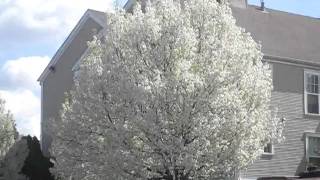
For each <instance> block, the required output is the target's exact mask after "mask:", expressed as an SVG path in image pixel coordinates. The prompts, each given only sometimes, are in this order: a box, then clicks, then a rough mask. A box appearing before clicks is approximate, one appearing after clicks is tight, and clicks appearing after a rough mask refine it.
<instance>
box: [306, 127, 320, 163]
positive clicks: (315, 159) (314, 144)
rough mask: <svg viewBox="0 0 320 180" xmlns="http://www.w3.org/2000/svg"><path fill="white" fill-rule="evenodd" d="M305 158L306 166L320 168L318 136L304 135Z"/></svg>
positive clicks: (319, 140) (315, 134)
mask: <svg viewBox="0 0 320 180" xmlns="http://www.w3.org/2000/svg"><path fill="white" fill-rule="evenodd" d="M305 143H306V151H305V152H306V158H307V162H308V163H307V164H308V166H315V167H320V134H318V133H307V134H306V142H305Z"/></svg>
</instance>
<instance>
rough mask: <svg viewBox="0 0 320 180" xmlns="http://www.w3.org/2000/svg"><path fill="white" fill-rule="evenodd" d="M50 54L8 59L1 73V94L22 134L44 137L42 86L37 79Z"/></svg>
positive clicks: (0, 69) (0, 70)
mask: <svg viewBox="0 0 320 180" xmlns="http://www.w3.org/2000/svg"><path fill="white" fill-rule="evenodd" d="M48 62H49V57H46V56H45V57H37V56H34V57H21V58H18V59H16V60H9V61H7V62H6V63H5V64H4V65H3V66H2V67H1V68H0V73H1V74H2V76H1V77H0V96H1V97H2V98H4V99H5V100H6V107H7V109H9V110H10V111H11V112H12V113H13V115H14V117H15V120H16V123H17V128H18V131H19V133H21V134H31V135H35V136H37V137H40V97H39V92H40V85H39V83H38V82H37V78H38V77H39V76H40V74H41V72H42V71H43V70H44V68H45V67H46V65H47V64H48Z"/></svg>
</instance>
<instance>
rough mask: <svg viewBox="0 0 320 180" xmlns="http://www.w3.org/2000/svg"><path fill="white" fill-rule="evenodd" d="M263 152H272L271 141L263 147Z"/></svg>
mask: <svg viewBox="0 0 320 180" xmlns="http://www.w3.org/2000/svg"><path fill="white" fill-rule="evenodd" d="M263 154H273V145H272V143H268V144H267V145H266V146H265V147H264V149H263Z"/></svg>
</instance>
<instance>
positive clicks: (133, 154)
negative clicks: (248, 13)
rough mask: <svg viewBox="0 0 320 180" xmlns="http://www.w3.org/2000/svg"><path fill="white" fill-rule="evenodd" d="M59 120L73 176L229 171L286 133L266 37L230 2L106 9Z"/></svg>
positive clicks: (56, 127)
mask: <svg viewBox="0 0 320 180" xmlns="http://www.w3.org/2000/svg"><path fill="white" fill-rule="evenodd" d="M106 24H107V26H106V27H107V28H106V30H105V37H104V39H103V40H101V39H100V38H95V40H94V41H92V42H90V43H89V48H90V51H89V53H88V54H87V56H86V58H85V59H84V60H83V61H82V63H81V64H80V69H79V71H78V72H77V73H76V76H75V78H74V79H75V85H74V89H73V90H72V91H71V92H70V93H69V95H68V96H67V98H66V101H65V103H64V105H63V111H62V113H61V119H56V120H54V121H53V123H52V132H51V133H52V135H53V144H52V148H51V153H52V156H53V157H55V160H56V164H55V167H54V169H53V171H54V172H55V173H56V174H57V175H59V176H61V177H66V178H70V177H73V178H74V179H149V180H157V179H159V180H160V179H166V180H187V179H226V178H231V177H234V176H235V174H236V173H237V172H239V170H241V169H244V168H246V167H247V166H248V165H249V164H250V163H252V161H253V160H255V159H256V158H257V156H258V155H259V154H260V153H261V152H262V149H263V147H264V145H265V144H267V143H268V142H270V141H271V140H272V141H274V142H276V141H277V140H279V139H281V136H282V135H281V133H282V129H283V125H282V123H281V122H280V121H278V119H277V118H276V117H274V116H273V113H272V109H271V104H270V98H271V90H272V82H271V75H270V70H269V68H268V65H267V64H264V63H263V62H262V53H261V51H260V45H258V44H257V43H255V42H254V40H253V39H252V38H251V36H250V34H248V33H246V32H245V31H244V30H243V29H241V28H240V27H237V26H236V25H235V20H234V18H233V17H232V12H231V9H230V8H229V6H228V4H227V3H225V2H224V1H221V3H218V2H216V1H212V0H201V1H199V0H186V1H183V3H181V2H180V1H179V2H178V1H174V0H161V1H160V0H155V1H153V2H152V3H147V4H146V6H145V7H144V8H143V10H141V6H140V5H139V4H137V5H136V6H135V8H134V10H133V13H126V12H124V11H122V10H117V11H115V12H114V13H111V14H107V22H106Z"/></svg>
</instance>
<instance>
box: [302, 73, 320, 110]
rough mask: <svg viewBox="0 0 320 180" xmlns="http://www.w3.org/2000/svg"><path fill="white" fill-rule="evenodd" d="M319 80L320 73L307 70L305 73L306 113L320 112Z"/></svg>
mask: <svg viewBox="0 0 320 180" xmlns="http://www.w3.org/2000/svg"><path fill="white" fill-rule="evenodd" d="M319 80H320V73H317V72H314V71H305V73H304V94H305V96H304V100H305V113H306V114H319V112H320V111H319V98H320V94H319Z"/></svg>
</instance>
